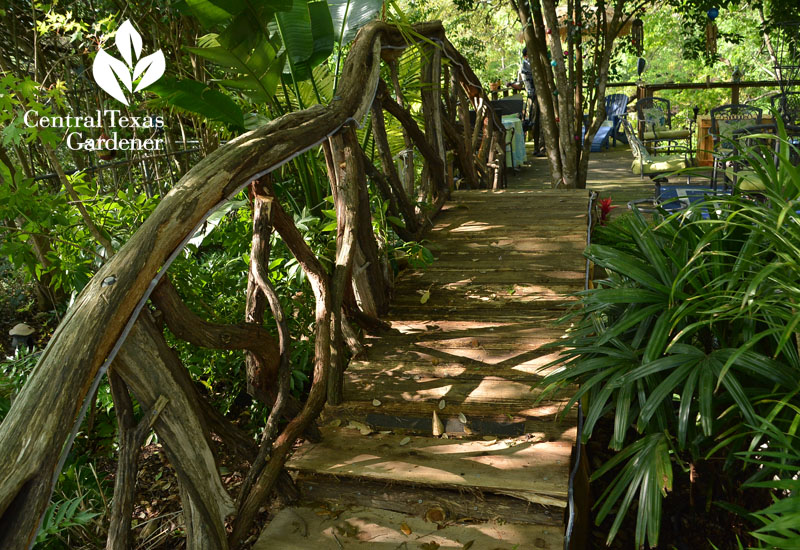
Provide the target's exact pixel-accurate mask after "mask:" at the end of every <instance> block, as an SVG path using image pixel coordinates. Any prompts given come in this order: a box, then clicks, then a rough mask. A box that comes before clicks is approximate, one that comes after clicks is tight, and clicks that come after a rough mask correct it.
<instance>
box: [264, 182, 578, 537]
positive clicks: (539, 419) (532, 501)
mask: <svg viewBox="0 0 800 550" xmlns="http://www.w3.org/2000/svg"><path fill="white" fill-rule="evenodd" d="M587 207H588V192H586V191H544V190H543V191H536V190H508V191H505V192H500V193H493V192H489V191H461V192H458V193H456V194H455V196H454V200H453V201H452V202H450V203H448V205H447V206H446V208H445V210H444V211H443V212H442V214H441V215H440V216H439V217H438V218H437V220H436V225H435V227H434V229H433V230H432V232H431V233H430V234H429V237H428V238H429V244H428V246H429V248H431V250H432V251H433V252H434V254H435V256H436V261H435V263H434V264H433V265H432V266H430V267H429V268H427V269H421V270H410V271H407V272H404V273H403V274H402V275H401V277H400V279H399V280H398V281H397V285H396V296H395V299H394V302H393V307H392V311H391V314H390V316H389V318H388V319H387V320H388V321H390V322H391V324H392V328H393V330H392V331H391V332H389V333H387V334H385V335H382V336H381V337H379V338H370V339H369V340H368V342H367V344H368V345H367V349H366V352H365V353H364V355H363V356H362V357H359V358H356V359H355V360H353V361H352V362H351V363H350V366H349V367H348V370H347V372H346V373H345V376H346V380H345V389H344V392H345V402H344V403H343V404H342V405H340V406H338V407H328V408H327V409H326V410H325V413H324V416H323V419H322V425H323V428H322V433H323V439H322V441H321V442H320V443H305V444H303V445H302V446H300V447H299V448H298V449H297V451H296V452H295V454H294V456H293V457H292V459H291V460H290V461H289V463H288V464H287V466H288V468H289V469H290V470H291V471H292V472H293V474H294V475H295V476H296V479H297V482H298V486H299V488H300V490H301V494H302V498H301V502H300V503H299V504H298V505H297V506H294V507H292V508H286V509H283V510H282V511H280V512H279V513H278V514H277V515H276V517H275V518H273V520H272V521H271V523H270V525H269V526H268V527H267V529H265V531H264V533H263V535H262V537H261V538H260V540H259V542H258V543H256V545H255V547H254V548H255V549H257V550H259V549H260V550H266V549H267V548H280V549H281V550H294V549H298V550H299V549H318V550H328V549H331V550H339V549H342V548H346V549H350V548H365V549H367V548H368V549H378V550H382V549H385V550H400V549H405V550H415V549H418V548H420V549H423V550H432V549H436V548H442V549H460V548H472V549H473V550H500V549H502V550H511V549H517V550H526V549H541V548H544V549H561V548H563V546H564V529H565V509H566V504H567V489H568V480H569V473H570V466H571V462H570V458H571V453H572V449H573V446H574V444H575V438H576V425H575V424H576V423H575V418H574V415H573V416H572V417H570V418H568V419H567V420H566V421H564V422H559V421H557V420H556V418H555V415H556V413H557V412H558V411H559V410H560V408H561V407H562V406H563V403H564V398H566V397H567V396H566V395H562V396H557V397H559V398H560V399H555V400H549V401H544V402H540V403H537V402H536V401H537V397H538V394H539V391H540V390H539V389H538V388H537V387H536V383H537V382H538V381H539V380H540V379H541V376H542V373H541V372H540V371H539V370H538V369H539V368H540V367H541V366H542V365H545V364H546V363H548V362H549V361H551V360H552V359H553V358H554V357H555V353H556V350H555V349H547V350H543V349H542V346H543V345H545V344H548V343H551V342H554V341H558V339H559V338H560V337H561V336H562V334H563V332H562V329H560V328H557V327H554V321H555V320H556V319H558V318H559V317H560V316H561V315H562V314H563V313H564V308H565V307H566V306H567V305H568V302H569V301H570V300H571V298H568V297H567V295H568V294H569V293H572V292H575V291H579V290H581V289H583V285H584V268H585V261H584V259H583V257H582V255H581V252H582V250H583V248H584V247H585V243H586V226H587ZM470 541H472V542H470Z"/></svg>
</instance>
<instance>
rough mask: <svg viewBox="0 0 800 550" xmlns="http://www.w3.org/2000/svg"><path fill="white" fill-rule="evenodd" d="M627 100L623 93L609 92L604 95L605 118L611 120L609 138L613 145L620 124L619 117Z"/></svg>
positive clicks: (615, 143)
mask: <svg viewBox="0 0 800 550" xmlns="http://www.w3.org/2000/svg"><path fill="white" fill-rule="evenodd" d="M628 101H629V99H628V96H627V95H625V94H611V95H607V96H606V120H610V121H611V139H612V141H613V142H614V145H615V146H616V145H617V134H618V133H619V129H620V125H621V124H622V119H621V117H622V116H623V115H624V114H625V111H626V110H627V108H628ZM621 139H622V138H621Z"/></svg>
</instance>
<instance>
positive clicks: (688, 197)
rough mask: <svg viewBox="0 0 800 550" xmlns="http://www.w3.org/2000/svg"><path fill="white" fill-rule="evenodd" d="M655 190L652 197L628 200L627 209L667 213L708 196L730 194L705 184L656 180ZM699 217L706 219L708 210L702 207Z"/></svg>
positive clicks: (688, 205) (679, 209) (706, 198)
mask: <svg viewBox="0 0 800 550" xmlns="http://www.w3.org/2000/svg"><path fill="white" fill-rule="evenodd" d="M654 184H655V191H654V193H653V197H652V198H645V199H634V200H631V201H628V210H633V209H634V208H636V209H638V210H639V211H641V212H645V213H650V214H654V213H657V212H661V211H662V210H663V211H665V212H667V213H668V214H672V213H674V212H678V211H681V210H686V209H687V208H689V207H690V206H691V205H693V204H695V203H698V202H703V201H705V200H708V198H709V197H715V196H719V195H730V191H723V192H715V191H714V190H713V189H711V188H709V187H708V186H705V185H690V184H683V183H680V184H674V185H673V184H665V183H662V182H660V181H658V180H656V181H655V182H654ZM700 215H701V217H703V218H704V219H708V217H709V214H708V211H707V210H706V209H705V208H703V209H702V210H701V211H700Z"/></svg>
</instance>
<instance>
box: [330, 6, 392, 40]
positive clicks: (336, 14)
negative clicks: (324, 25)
mask: <svg viewBox="0 0 800 550" xmlns="http://www.w3.org/2000/svg"><path fill="white" fill-rule="evenodd" d="M328 6H329V7H330V12H331V18H332V20H333V28H334V30H335V33H336V41H337V42H341V43H342V44H348V43H349V42H351V41H352V40H353V39H354V38H355V37H356V33H357V32H358V30H359V29H360V28H361V27H363V26H364V25H366V24H367V23H370V22H372V21H374V20H375V19H376V18H377V17H378V15H379V14H380V12H381V9H382V8H383V0H328Z"/></svg>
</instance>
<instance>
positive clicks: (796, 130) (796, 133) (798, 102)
mask: <svg viewBox="0 0 800 550" xmlns="http://www.w3.org/2000/svg"><path fill="white" fill-rule="evenodd" d="M771 103H772V110H773V111H774V112H777V113H778V115H780V117H781V119H782V120H783V125H784V128H785V129H786V134H787V136H788V137H789V142H790V143H791V144H792V145H794V148H793V149H790V151H789V158H790V159H791V161H792V164H794V165H795V166H797V165H800V92H786V91H785V92H783V93H781V94H778V95H775V96H772V99H771Z"/></svg>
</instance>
